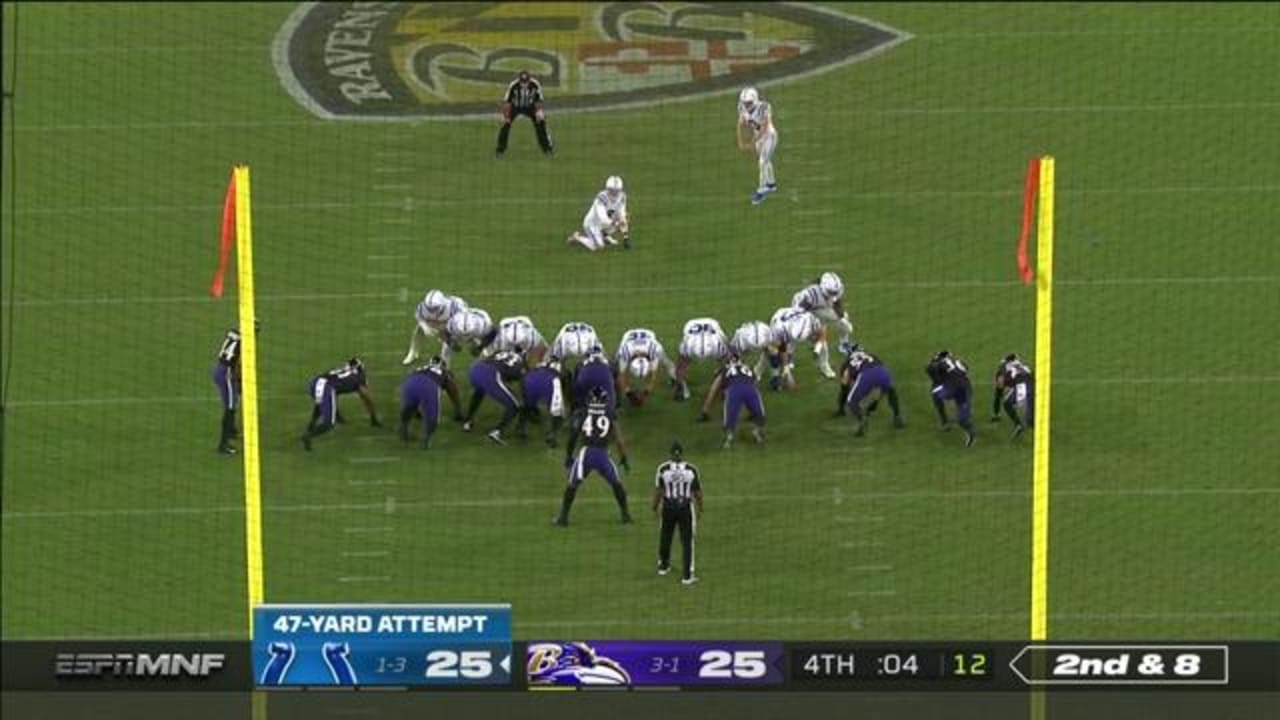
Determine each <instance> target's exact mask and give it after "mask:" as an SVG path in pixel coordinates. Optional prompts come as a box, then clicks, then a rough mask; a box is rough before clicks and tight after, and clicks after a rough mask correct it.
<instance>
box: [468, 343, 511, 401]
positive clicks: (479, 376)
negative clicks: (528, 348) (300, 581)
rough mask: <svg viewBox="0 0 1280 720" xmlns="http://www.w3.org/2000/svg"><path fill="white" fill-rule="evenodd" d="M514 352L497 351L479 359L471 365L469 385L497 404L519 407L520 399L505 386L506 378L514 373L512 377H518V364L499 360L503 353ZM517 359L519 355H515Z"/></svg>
mask: <svg viewBox="0 0 1280 720" xmlns="http://www.w3.org/2000/svg"><path fill="white" fill-rule="evenodd" d="M506 354H512V355H513V354H514V353H498V354H497V355H495V356H494V357H492V358H487V359H485V360H481V361H480V362H478V363H476V364H474V365H472V366H471V371H470V373H469V374H468V376H467V377H468V379H470V380H471V387H473V388H475V389H476V390H478V391H480V392H482V393H484V394H485V395H487V396H489V397H491V398H493V399H494V400H496V401H497V402H498V403H499V404H501V405H502V406H503V407H506V408H509V409H510V408H518V407H520V399H519V398H517V397H516V394H515V393H514V392H512V391H511V388H510V387H508V386H507V378H508V377H509V376H511V375H513V374H514V378H513V379H518V378H519V377H520V372H519V366H515V365H513V364H511V363H510V362H509V361H506V362H504V361H501V360H499V358H501V357H502V356H503V355H506ZM516 357H517V359H518V358H519V356H516Z"/></svg>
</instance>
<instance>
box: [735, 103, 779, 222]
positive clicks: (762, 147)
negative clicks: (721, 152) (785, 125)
mask: <svg viewBox="0 0 1280 720" xmlns="http://www.w3.org/2000/svg"><path fill="white" fill-rule="evenodd" d="M777 147H778V129H777V128H775V127H774V126H773V108H772V107H770V105H769V103H768V102H766V101H765V100H764V99H763V98H761V97H760V93H759V92H758V91H757V90H756V89H755V88H753V87H749V88H743V90H742V92H741V93H739V94H738V148H739V149H741V150H744V151H748V152H749V151H751V150H752V149H753V148H754V150H755V154H756V162H757V163H758V164H759V165H760V182H759V184H758V185H757V186H756V191H755V192H753V193H751V204H752V205H759V204H760V203H762V202H764V198H765V196H766V195H768V194H769V193H771V192H776V191H777V189H778V183H777V182H776V181H775V180H774V177H773V151H774V150H775V149H776V148H777Z"/></svg>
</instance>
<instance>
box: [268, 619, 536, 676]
mask: <svg viewBox="0 0 1280 720" xmlns="http://www.w3.org/2000/svg"><path fill="white" fill-rule="evenodd" d="M254 627H255V631H254V638H253V677H254V682H255V684H256V685H257V686H258V687H260V688H272V687H318V686H329V687H334V686H338V687H343V686H345V687H357V686H370V685H376V686H405V687H413V686H457V685H510V684H511V606H510V605H261V606H259V607H257V608H255V610H254Z"/></svg>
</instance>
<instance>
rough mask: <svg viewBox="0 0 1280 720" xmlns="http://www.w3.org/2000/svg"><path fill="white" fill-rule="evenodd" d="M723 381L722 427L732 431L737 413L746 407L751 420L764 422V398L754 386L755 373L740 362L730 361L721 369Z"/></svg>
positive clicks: (735, 423) (735, 425)
mask: <svg viewBox="0 0 1280 720" xmlns="http://www.w3.org/2000/svg"><path fill="white" fill-rule="evenodd" d="M721 373H722V378H723V380H722V382H723V383H724V429H725V431H726V432H730V433H732V432H733V431H734V430H736V429H737V427H738V415H740V414H741V412H742V409H743V408H746V410H747V413H748V414H749V415H750V416H751V419H752V421H754V422H755V423H756V424H759V425H763V424H764V418H765V414H764V399H763V398H761V397H760V389H759V388H757V387H756V379H755V373H753V372H751V368H749V367H747V366H746V365H744V364H743V363H740V362H731V363H729V364H728V365H726V366H724V368H723V369H722V370H721Z"/></svg>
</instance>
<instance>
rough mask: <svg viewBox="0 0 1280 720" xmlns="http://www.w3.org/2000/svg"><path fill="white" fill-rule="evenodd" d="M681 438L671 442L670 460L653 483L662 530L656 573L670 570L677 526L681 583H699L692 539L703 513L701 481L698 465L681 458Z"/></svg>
mask: <svg viewBox="0 0 1280 720" xmlns="http://www.w3.org/2000/svg"><path fill="white" fill-rule="evenodd" d="M683 456H684V447H683V446H682V445H680V441H678V440H677V441H676V442H674V443H672V444H671V459H669V460H666V461H665V462H663V463H662V464H661V465H659V466H658V472H657V475H656V477H655V478H654V485H653V512H654V513H655V514H656V513H657V512H658V506H659V505H661V506H662V532H661V534H660V535H659V538H658V574H659V575H666V574H667V573H669V572H671V536H672V535H674V534H675V531H676V528H680V544H681V546H683V548H684V573H683V575H681V577H680V583H681V584H683V585H692V584H694V583H696V582H698V578H697V576H695V575H694V574H693V541H694V536H695V534H696V533H697V530H698V516H699V515H701V514H702V484H701V483H700V482H699V481H698V468H697V467H695V466H694V465H693V464H691V463H688V462H685V461H684V459H683Z"/></svg>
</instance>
